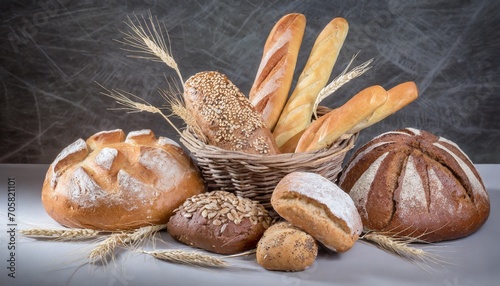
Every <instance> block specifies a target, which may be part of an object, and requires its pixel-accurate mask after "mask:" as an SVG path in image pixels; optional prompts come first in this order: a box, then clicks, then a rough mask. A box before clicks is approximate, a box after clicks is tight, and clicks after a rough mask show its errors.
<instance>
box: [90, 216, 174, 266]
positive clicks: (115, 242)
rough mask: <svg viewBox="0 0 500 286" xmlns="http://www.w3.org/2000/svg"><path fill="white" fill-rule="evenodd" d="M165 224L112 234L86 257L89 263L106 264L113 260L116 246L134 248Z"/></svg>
mask: <svg viewBox="0 0 500 286" xmlns="http://www.w3.org/2000/svg"><path fill="white" fill-rule="evenodd" d="M165 227H166V225H165V224H162V225H151V226H145V227H141V228H139V229H137V230H135V231H133V232H121V233H114V234H111V235H110V236H109V237H107V238H106V239H105V240H103V241H102V242H100V243H99V244H98V245H97V246H96V247H94V249H92V250H91V251H90V253H89V255H88V258H89V261H90V262H91V263H95V262H103V263H107V262H108V259H109V258H111V259H114V255H113V253H114V250H115V249H116V248H117V247H118V246H124V247H130V248H136V247H137V246H138V245H139V244H140V243H141V242H143V241H144V240H145V239H148V238H151V237H153V236H154V235H155V234H156V233H157V232H158V231H160V230H162V229H164V228H165Z"/></svg>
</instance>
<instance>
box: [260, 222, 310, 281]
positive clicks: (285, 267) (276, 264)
mask: <svg viewBox="0 0 500 286" xmlns="http://www.w3.org/2000/svg"><path fill="white" fill-rule="evenodd" d="M317 255H318V244H317V243H316V240H315V239H314V238H313V237H312V236H310V235H309V234H307V233H306V232H304V231H303V230H301V229H299V228H297V227H295V226H293V225H292V224H290V223H289V222H286V221H283V222H278V223H276V224H274V225H272V226H271V227H269V228H268V229H267V230H266V232H264V235H263V236H262V238H261V239H260V240H259V243H258V244H257V253H256V258H257V263H258V264H259V265H261V266H262V267H264V268H265V269H267V270H277V271H302V270H305V269H307V268H308V267H309V266H311V265H312V264H313V263H314V261H315V260H316V256H317Z"/></svg>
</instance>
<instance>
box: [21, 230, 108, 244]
mask: <svg viewBox="0 0 500 286" xmlns="http://www.w3.org/2000/svg"><path fill="white" fill-rule="evenodd" d="M19 233H21V234H22V235H24V236H26V237H31V238H40V239H51V240H64V241H73V240H84V239H92V238H95V237H96V236H97V235H99V234H101V232H100V231H98V230H93V229H41V228H32V229H23V230H20V231H19Z"/></svg>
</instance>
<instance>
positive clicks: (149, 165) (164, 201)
mask: <svg viewBox="0 0 500 286" xmlns="http://www.w3.org/2000/svg"><path fill="white" fill-rule="evenodd" d="M204 191H205V186H204V182H203V178H202V177H201V173H200V172H199V170H198V169H197V167H196V166H195V165H194V163H193V162H192V160H191V158H190V157H189V156H188V155H187V154H186V153H184V151H183V150H182V148H181V147H180V146H179V145H178V144H177V143H176V142H174V141H172V140H170V139H168V138H165V137H159V138H158V139H157V138H156V137H155V135H154V134H153V132H152V131H151V130H141V131H133V132H130V133H129V134H128V136H126V137H125V133H124V132H123V131H122V130H120V129H116V130H111V131H102V132H99V133H97V134H95V135H93V136H91V137H90V138H88V139H87V140H86V141H85V140H83V139H78V140H76V141H75V142H74V143H72V144H71V145H69V146H68V147H66V148H64V149H63V150H62V152H61V153H60V154H59V155H58V156H57V157H56V159H55V160H54V162H53V163H52V164H51V165H50V167H49V169H48V171H47V174H46V177H45V181H44V183H43V189H42V203H43V206H44V207H45V210H46V211H47V213H48V214H49V215H50V216H51V217H52V218H53V219H54V220H56V221H57V222H59V223H60V224H62V225H64V226H67V227H75V228H91V229H98V230H125V229H135V228H138V227H142V226H146V225H151V224H166V223H167V222H168V219H169V218H170V216H171V214H172V212H173V210H174V209H175V208H177V207H178V206H179V205H180V204H182V202H184V200H186V199H187V198H189V197H191V196H193V195H196V194H199V193H201V192H204Z"/></svg>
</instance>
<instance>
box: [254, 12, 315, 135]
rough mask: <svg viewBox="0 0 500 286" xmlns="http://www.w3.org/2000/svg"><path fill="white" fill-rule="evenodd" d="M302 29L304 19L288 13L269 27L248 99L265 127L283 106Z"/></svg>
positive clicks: (269, 124)
mask: <svg viewBox="0 0 500 286" xmlns="http://www.w3.org/2000/svg"><path fill="white" fill-rule="evenodd" d="M305 29H306V17H305V16H304V15H302V14H298V13H291V14H287V15H285V16H283V17H282V18H281V19H280V20H279V21H278V22H277V23H276V24H275V25H274V27H273V29H272V30H271V33H269V36H268V38H267V40H266V44H265V45H264V52H263V55H262V59H261V62H260V65H259V69H258V71H257V75H256V77H255V81H254V83H253V85H252V88H251V89H250V93H249V95H248V97H249V98H250V102H251V103H252V105H253V106H255V110H257V111H258V112H260V114H261V115H262V118H263V119H264V122H265V123H266V126H267V127H269V129H271V130H272V129H273V128H274V125H275V124H276V122H277V121H278V118H279V116H280V114H281V110H282V109H283V107H284V106H285V103H286V100H287V98H288V92H289V91H290V86H291V85H292V80H293V74H294V72H295V65H296V63H297V57H298V54H299V50H300V45H301V43H302V37H303V36H304V31H305Z"/></svg>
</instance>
